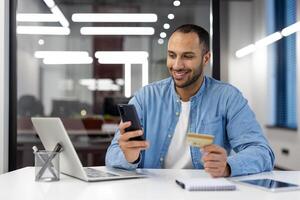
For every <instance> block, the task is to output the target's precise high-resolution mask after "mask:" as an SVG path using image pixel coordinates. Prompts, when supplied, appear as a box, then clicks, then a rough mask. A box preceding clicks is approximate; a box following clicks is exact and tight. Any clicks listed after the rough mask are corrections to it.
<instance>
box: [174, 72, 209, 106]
mask: <svg viewBox="0 0 300 200" xmlns="http://www.w3.org/2000/svg"><path fill="white" fill-rule="evenodd" d="M206 82H207V77H206V76H204V78H203V83H202V85H201V87H200V89H199V90H198V91H197V92H196V94H195V95H194V96H192V97H191V98H190V100H189V101H194V100H196V99H198V98H199V97H200V96H201V95H202V93H203V92H204V91H205V87H206V84H207V83H206ZM171 84H172V91H173V93H174V96H175V97H176V100H180V96H179V95H178V94H177V92H176V89H175V84H174V80H173V79H172V81H171Z"/></svg>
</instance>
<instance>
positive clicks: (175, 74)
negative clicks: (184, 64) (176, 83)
mask: <svg viewBox="0 0 300 200" xmlns="http://www.w3.org/2000/svg"><path fill="white" fill-rule="evenodd" d="M187 74H188V71H182V70H180V71H173V77H174V78H175V79H176V80H181V79H183V78H185V77H186V76H187Z"/></svg>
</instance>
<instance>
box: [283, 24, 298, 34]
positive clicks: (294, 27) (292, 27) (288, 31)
mask: <svg viewBox="0 0 300 200" xmlns="http://www.w3.org/2000/svg"><path fill="white" fill-rule="evenodd" d="M297 31H300V21H298V22H296V23H294V24H292V25H290V26H288V27H286V28H284V29H282V31H281V34H282V35H283V36H288V35H291V34H293V33H295V32H297Z"/></svg>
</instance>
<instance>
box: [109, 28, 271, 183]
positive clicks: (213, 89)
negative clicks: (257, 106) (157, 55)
mask: <svg viewBox="0 0 300 200" xmlns="http://www.w3.org/2000/svg"><path fill="white" fill-rule="evenodd" d="M210 57H211V54H210V51H209V34H208V32H207V31H206V30H204V29H203V28H202V27H199V26H196V25H192V24H186V25H182V26H180V27H178V28H177V29H176V30H175V31H174V32H173V34H172V35H171V37H170V39H169V43H168V58H167V67H168V70H169V72H170V75H171V77H170V78H167V79H165V80H162V81H158V82H155V83H152V84H149V85H147V86H145V87H143V88H142V89H141V90H140V91H138V92H137V93H136V94H135V96H134V97H133V98H132V99H131V100H130V102H129V103H130V104H133V105H134V106H135V108H136V109H137V113H138V115H139V118H140V121H141V124H142V126H143V130H142V131H131V132H125V128H127V127H129V126H130V122H121V123H120V125H119V130H118V131H117V132H116V134H115V137H114V139H113V141H112V143H111V145H110V147H109V148H108V151H107V154H106V165H108V166H112V167H121V168H125V169H135V168H137V167H141V168H177V169H178V168H179V169H205V171H206V172H208V173H209V174H211V175H212V176H213V177H227V176H237V175H246V174H253V173H259V172H263V171H270V170H272V169H273V165H274V154H273V152H272V150H271V148H270V146H269V145H268V142H267V140H266V138H265V137H264V136H263V133H262V130H261V128H260V126H259V124H258V123H257V121H256V119H255V116H254V113H253V112H252V110H251V109H250V107H249V106H248V104H247V100H246V99H245V98H244V97H243V96H242V94H241V93H240V92H239V90H238V89H236V88H235V87H233V86H232V85H229V84H227V83H223V82H220V81H217V80H215V79H213V78H210V77H207V76H204V74H203V71H204V67H205V66H206V65H207V64H208V62H209V60H210ZM188 132H193V133H202V134H210V135H213V136H214V144H211V145H207V146H205V147H204V148H202V149H199V148H198V147H191V146H189V145H188V143H187V140H186V135H187V133H188ZM143 134H144V137H145V138H146V140H145V141H133V140H130V138H133V137H136V136H139V135H143Z"/></svg>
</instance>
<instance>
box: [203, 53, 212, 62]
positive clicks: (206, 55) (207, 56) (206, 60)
mask: <svg viewBox="0 0 300 200" xmlns="http://www.w3.org/2000/svg"><path fill="white" fill-rule="evenodd" d="M210 57H211V53H210V51H209V52H207V53H206V54H204V56H203V63H204V64H205V65H206V64H208V63H209V60H210Z"/></svg>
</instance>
